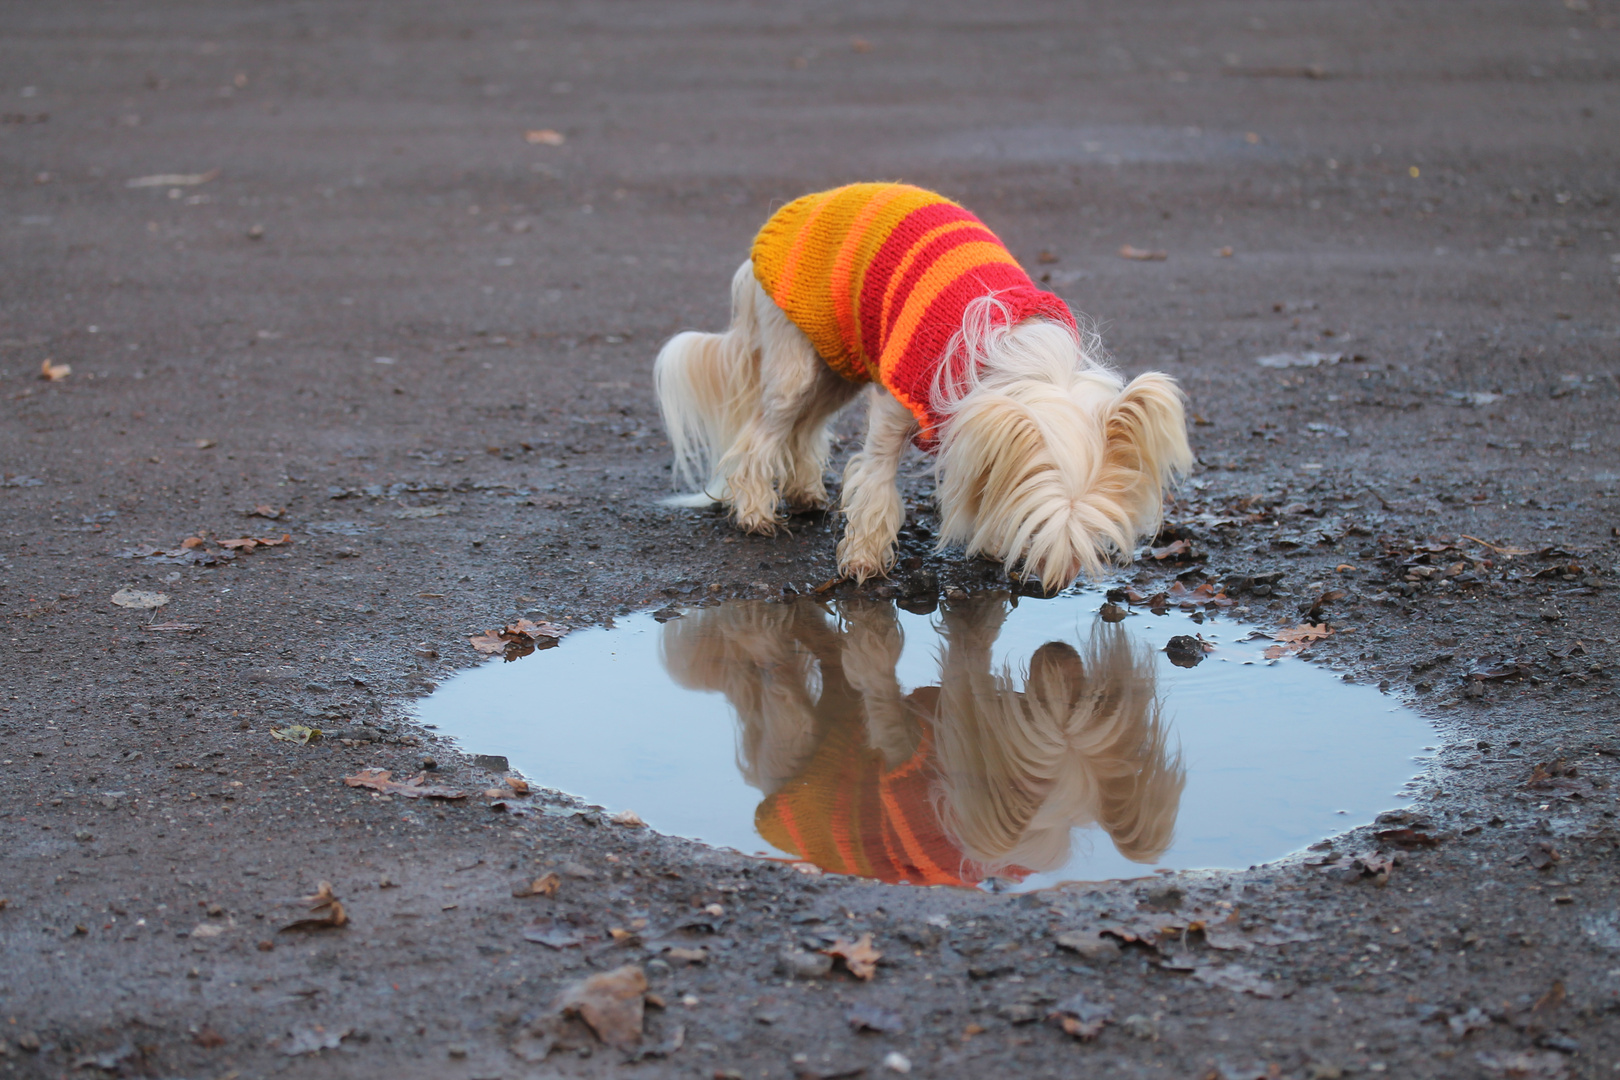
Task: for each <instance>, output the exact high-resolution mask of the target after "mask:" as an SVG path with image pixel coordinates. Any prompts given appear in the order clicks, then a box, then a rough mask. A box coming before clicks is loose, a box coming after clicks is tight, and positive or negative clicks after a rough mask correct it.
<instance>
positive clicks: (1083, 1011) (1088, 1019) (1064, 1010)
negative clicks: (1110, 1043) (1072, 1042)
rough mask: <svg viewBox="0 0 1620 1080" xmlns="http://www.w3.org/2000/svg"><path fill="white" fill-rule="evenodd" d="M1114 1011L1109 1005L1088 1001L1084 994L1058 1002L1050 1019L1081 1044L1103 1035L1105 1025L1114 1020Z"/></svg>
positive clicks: (1050, 1014)
mask: <svg viewBox="0 0 1620 1080" xmlns="http://www.w3.org/2000/svg"><path fill="white" fill-rule="evenodd" d="M1113 1015H1114V1010H1113V1009H1111V1008H1109V1007H1108V1006H1107V1005H1102V1004H1099V1003H1097V1002H1094V1001H1087V1000H1086V996H1085V995H1084V994H1075V995H1074V996H1073V997H1071V998H1068V999H1066V1000H1064V1001H1060V1002H1058V1004H1057V1006H1056V1007H1054V1008H1053V1009H1052V1011H1051V1013H1049V1014H1048V1017H1049V1019H1051V1020H1052V1021H1053V1022H1054V1023H1056V1024H1057V1026H1058V1027H1060V1028H1062V1029H1063V1030H1064V1032H1066V1033H1067V1034H1069V1035H1073V1036H1074V1037H1075V1038H1077V1039H1079V1040H1080V1041H1081V1042H1089V1041H1090V1040H1092V1039H1095V1038H1096V1037H1097V1036H1098V1035H1101V1034H1102V1029H1103V1025H1105V1024H1107V1023H1108V1021H1109V1020H1111V1019H1112V1018H1113Z"/></svg>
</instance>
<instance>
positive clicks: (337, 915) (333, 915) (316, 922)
mask: <svg viewBox="0 0 1620 1080" xmlns="http://www.w3.org/2000/svg"><path fill="white" fill-rule="evenodd" d="M298 902H299V903H301V904H303V905H304V906H305V907H306V908H308V909H309V912H310V913H309V914H308V915H306V916H304V917H303V918H301V919H294V920H293V921H292V922H290V923H288V924H287V925H285V926H283V927H281V928H280V930H279V931H278V932H281V931H286V930H330V929H333V928H335V927H339V926H344V925H346V924H347V923H348V921H349V915H348V913H347V912H346V911H344V910H343V902H342V901H341V900H339V899H338V898H337V896H336V894H334V893H333V892H332V883H331V882H330V881H323V882H321V883H320V884H319V885H318V886H316V888H315V891H314V892H312V893H310V894H309V895H308V896H302V897H299V899H298Z"/></svg>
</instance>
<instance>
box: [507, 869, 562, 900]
mask: <svg viewBox="0 0 1620 1080" xmlns="http://www.w3.org/2000/svg"><path fill="white" fill-rule="evenodd" d="M561 884H562V878H560V877H558V876H557V875H556V874H555V873H549V874H543V875H541V876H540V877H537V878H535V879H534V880H533V881H520V882H518V883H517V884H516V885H514V886H512V895H513V896H515V897H517V898H518V899H520V900H521V899H524V898H525V897H529V896H555V895H557V888H558V886H560V885H561Z"/></svg>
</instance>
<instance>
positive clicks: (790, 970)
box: [776, 949, 832, 979]
mask: <svg viewBox="0 0 1620 1080" xmlns="http://www.w3.org/2000/svg"><path fill="white" fill-rule="evenodd" d="M776 970H777V971H778V972H780V973H781V974H783V975H786V976H787V977H788V978H790V979H819V978H821V977H822V976H824V975H826V974H827V973H828V972H829V971H831V970H832V957H830V956H826V955H824V954H822V953H812V952H802V951H800V950H798V949H790V950H787V951H785V952H783V953H782V954H781V955H780V956H778V957H777V958H776Z"/></svg>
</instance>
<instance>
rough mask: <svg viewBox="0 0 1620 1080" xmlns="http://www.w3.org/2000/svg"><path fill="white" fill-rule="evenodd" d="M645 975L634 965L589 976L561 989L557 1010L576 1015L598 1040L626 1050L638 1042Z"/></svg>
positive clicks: (645, 985)
mask: <svg viewBox="0 0 1620 1080" xmlns="http://www.w3.org/2000/svg"><path fill="white" fill-rule="evenodd" d="M646 993H647V976H646V974H645V973H644V972H642V970H641V968H640V967H639V966H638V965H636V964H626V965H625V966H624V967H621V968H615V969H614V970H613V971H605V972H603V973H601V974H600V975H592V976H591V977H590V978H588V979H584V980H582V981H580V982H577V983H575V984H574V985H572V986H570V987H569V988H568V989H566V990H564V991H563V992H562V994H561V995H559V996H558V998H557V1004H556V1006H555V1008H556V1011H557V1012H559V1013H562V1014H564V1015H567V1014H573V1015H576V1016H578V1017H579V1018H580V1019H581V1020H583V1021H585V1023H586V1024H588V1025H590V1028H591V1030H592V1031H594V1032H596V1036H597V1038H599V1039H601V1040H602V1041H603V1042H605V1043H607V1044H608V1045H609V1046H614V1047H618V1048H619V1049H621V1050H627V1049H630V1048H631V1047H634V1046H635V1045H636V1044H637V1043H639V1042H641V1021H642V1011H643V1009H644V1007H645V995H646Z"/></svg>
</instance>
